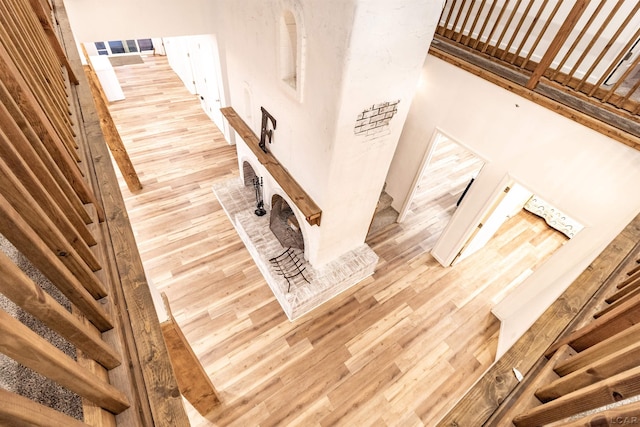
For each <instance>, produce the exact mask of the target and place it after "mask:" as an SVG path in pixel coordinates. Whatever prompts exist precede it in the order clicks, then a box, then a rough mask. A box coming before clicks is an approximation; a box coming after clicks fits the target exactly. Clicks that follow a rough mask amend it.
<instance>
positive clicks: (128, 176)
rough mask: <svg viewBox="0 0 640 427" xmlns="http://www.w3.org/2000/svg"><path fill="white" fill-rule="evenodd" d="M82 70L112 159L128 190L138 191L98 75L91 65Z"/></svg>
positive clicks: (136, 182) (132, 168)
mask: <svg viewBox="0 0 640 427" xmlns="http://www.w3.org/2000/svg"><path fill="white" fill-rule="evenodd" d="M83 50H84V46H83ZM84 53H85V58H86V60H87V64H91V61H90V59H89V55H87V52H86V50H85V51H84ZM84 70H85V73H86V74H87V79H88V80H89V87H90V88H91V93H92V94H93V100H94V102H95V104H96V109H97V110H98V116H99V117H100V127H101V128H102V132H103V133H104V137H105V141H106V142H107V145H108V146H109V150H111V154H112V155H113V159H114V160H115V161H116V164H117V165H118V168H119V169H120V172H121V173H122V176H123V177H124V180H125V182H126V183H127V187H129V190H131V191H132V192H136V191H140V190H142V183H140V178H139V177H138V173H137V172H136V170H135V168H134V167H133V163H131V158H130V157H129V153H127V149H126V148H125V146H124V143H123V142H122V138H120V134H119V133H118V129H117V128H116V125H115V123H113V118H112V117H111V113H110V112H109V107H108V106H107V101H106V99H105V95H104V92H103V91H102V86H101V85H100V81H99V80H98V75H97V74H96V72H95V71H94V70H93V67H91V65H85V67H84Z"/></svg>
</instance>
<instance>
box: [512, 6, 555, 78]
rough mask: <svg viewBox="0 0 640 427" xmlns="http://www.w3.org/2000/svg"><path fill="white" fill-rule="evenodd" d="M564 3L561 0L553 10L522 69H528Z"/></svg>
mask: <svg viewBox="0 0 640 427" xmlns="http://www.w3.org/2000/svg"><path fill="white" fill-rule="evenodd" d="M563 1H564V0H559V1H558V2H556V7H554V8H553V10H552V11H551V14H550V15H549V17H548V18H547V20H546V22H545V23H544V25H543V26H542V29H541V30H540V32H539V33H538V37H537V38H536V41H535V42H534V43H533V46H531V49H529V54H527V57H526V58H525V60H524V62H523V63H522V65H521V68H522V69H526V67H527V63H528V62H529V60H530V59H531V56H532V55H533V54H534V52H535V51H536V49H537V48H538V45H539V44H540V41H541V40H542V37H543V36H544V35H545V33H546V32H547V29H548V28H549V25H550V24H551V22H553V18H555V16H556V15H557V13H558V10H559V9H560V6H561V5H562V3H563Z"/></svg>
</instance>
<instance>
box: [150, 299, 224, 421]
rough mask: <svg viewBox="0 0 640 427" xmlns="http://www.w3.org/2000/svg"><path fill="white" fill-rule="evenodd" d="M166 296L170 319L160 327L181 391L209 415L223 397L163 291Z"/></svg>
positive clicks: (165, 302)
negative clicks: (186, 336) (218, 393)
mask: <svg viewBox="0 0 640 427" xmlns="http://www.w3.org/2000/svg"><path fill="white" fill-rule="evenodd" d="M162 300H163V301H164V306H165V309H166V311H167V315H168V317H169V319H168V320H166V321H164V322H162V323H161V324H160V327H161V328H162V336H163V337H164V341H165V342H166V343H167V350H168V351H169V358H170V359H171V365H172V366H173V370H174V372H175V373H176V379H177V380H178V387H179V388H180V393H182V395H183V396H184V397H185V398H186V399H187V400H188V401H189V402H190V403H191V404H192V405H193V407H194V408H196V410H197V411H198V412H199V413H200V414H201V415H202V416H205V415H207V414H208V413H209V412H211V411H212V410H214V409H215V408H216V407H217V406H218V405H219V404H220V399H218V396H217V394H216V389H215V388H214V387H213V383H212V382H211V380H210V379H209V376H208V375H207V373H206V372H205V370H204V368H203V367H202V364H201V363H200V361H199V360H198V357H197V356H196V355H195V353H194V352H193V349H192V348H191V345H190V344H189V342H188V341H187V339H186V338H185V336H184V334H183V333H182V330H181V329H180V326H179V325H178V322H176V319H175V318H174V317H173V313H171V307H170V306H169V300H168V299H167V295H166V294H165V293H163V294H162Z"/></svg>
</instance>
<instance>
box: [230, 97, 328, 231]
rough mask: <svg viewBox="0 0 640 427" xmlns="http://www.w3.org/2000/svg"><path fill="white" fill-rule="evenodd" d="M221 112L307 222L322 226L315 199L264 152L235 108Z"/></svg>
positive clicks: (257, 139)
mask: <svg viewBox="0 0 640 427" xmlns="http://www.w3.org/2000/svg"><path fill="white" fill-rule="evenodd" d="M220 111H221V112H222V114H223V115H224V117H225V118H226V119H227V121H228V122H229V124H230V125H231V127H232V128H233V129H234V130H235V131H236V132H237V133H238V135H240V137H241V138H242V139H243V140H244V142H245V143H246V144H247V146H249V148H250V149H251V151H252V152H253V154H255V155H256V157H257V158H258V161H259V162H260V164H261V165H263V166H264V167H265V168H266V169H267V171H269V173H270V174H271V176H273V178H274V179H275V180H276V182H277V183H278V184H280V186H281V187H282V189H283V190H284V191H285V193H287V195H288V196H289V197H290V198H291V200H292V201H293V203H295V205H296V206H297V207H298V209H300V211H301V212H302V214H303V215H304V217H305V219H306V220H307V222H308V223H309V224H311V225H320V217H321V216H322V210H320V208H319V207H318V205H316V203H315V202H314V201H313V199H311V197H310V196H309V195H308V194H307V193H306V192H305V191H304V190H303V189H302V187H301V186H300V184H298V183H297V182H296V180H295V179H293V177H292V176H291V175H290V174H289V172H288V171H287V170H286V169H285V168H284V166H282V165H281V164H280V163H279V162H278V160H277V159H276V158H275V157H274V156H273V154H271V153H265V152H264V151H262V149H261V148H260V146H259V145H258V144H259V143H260V140H259V138H258V137H257V136H256V134H255V133H253V131H252V130H251V129H250V128H249V126H247V124H246V123H245V122H244V120H242V118H240V116H238V114H237V113H236V112H235V110H234V109H233V107H225V108H221V109H220Z"/></svg>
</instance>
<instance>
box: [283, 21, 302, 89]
mask: <svg viewBox="0 0 640 427" xmlns="http://www.w3.org/2000/svg"><path fill="white" fill-rule="evenodd" d="M298 56H299V46H298V24H297V23H296V17H295V16H294V15H293V13H292V12H291V11H289V10H285V11H284V12H283V13H282V16H281V17H280V78H281V79H282V81H284V82H285V83H287V84H288V85H289V86H291V87H292V88H294V89H297V88H298V67H299V58H298Z"/></svg>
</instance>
